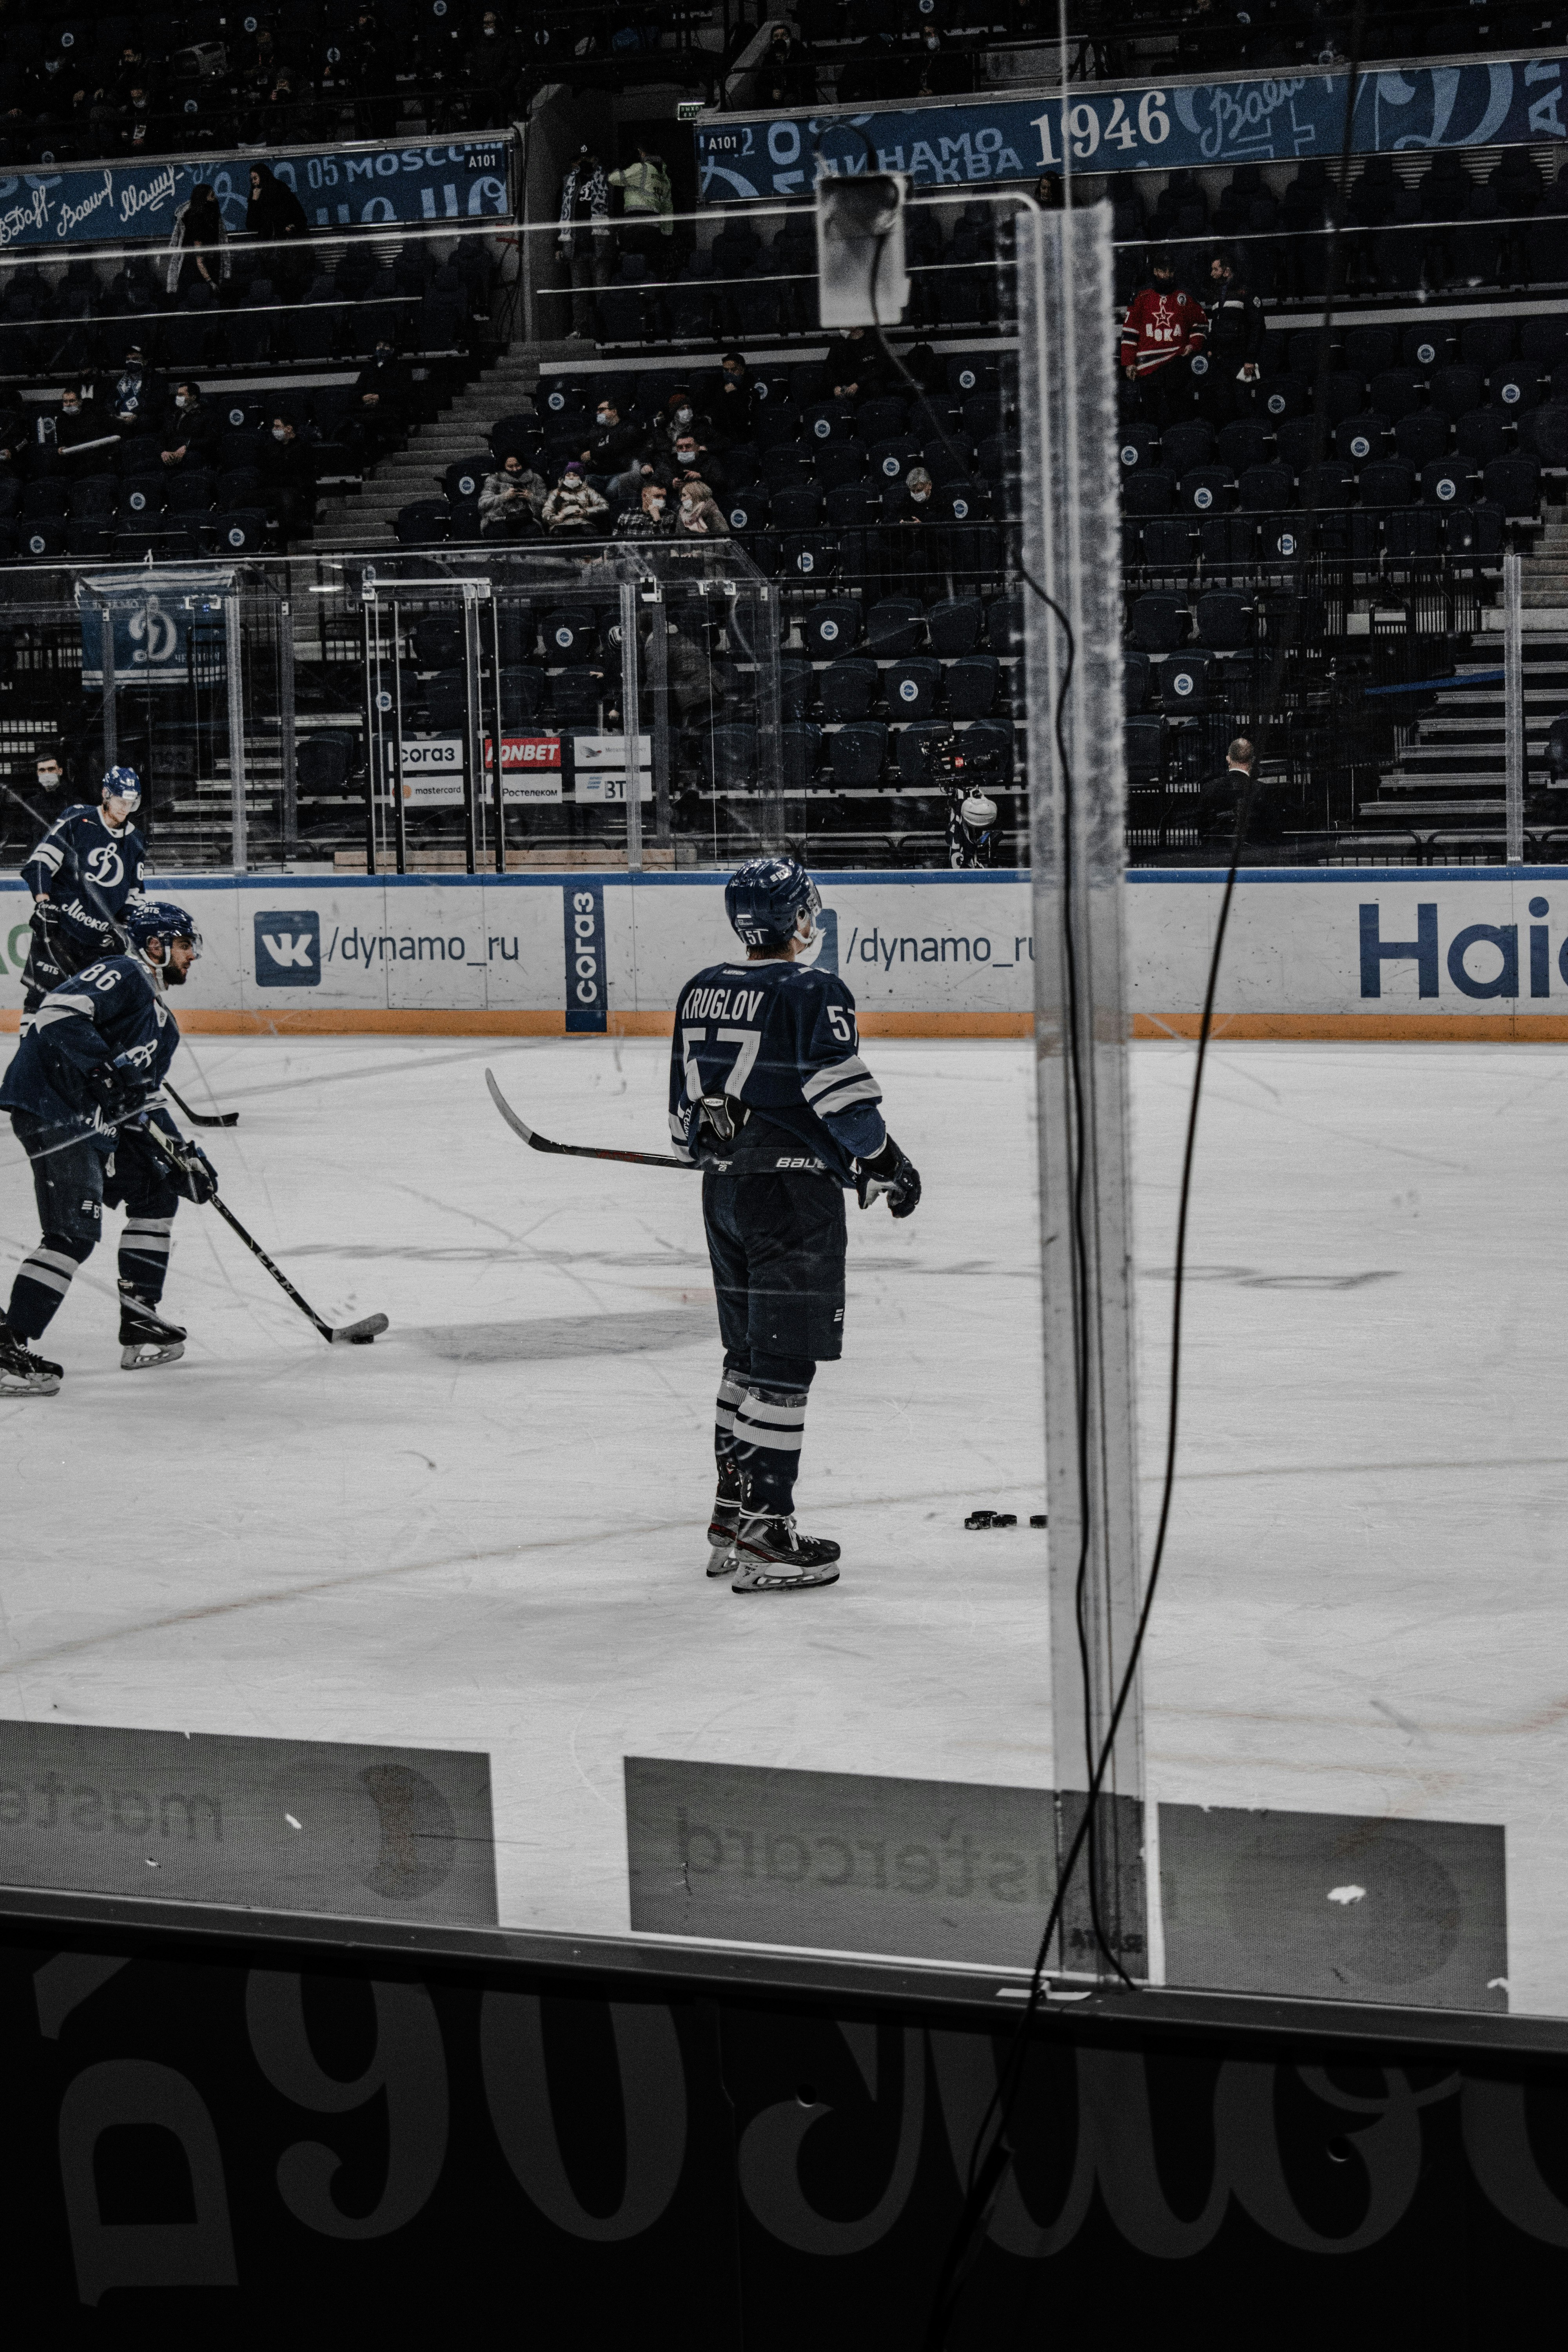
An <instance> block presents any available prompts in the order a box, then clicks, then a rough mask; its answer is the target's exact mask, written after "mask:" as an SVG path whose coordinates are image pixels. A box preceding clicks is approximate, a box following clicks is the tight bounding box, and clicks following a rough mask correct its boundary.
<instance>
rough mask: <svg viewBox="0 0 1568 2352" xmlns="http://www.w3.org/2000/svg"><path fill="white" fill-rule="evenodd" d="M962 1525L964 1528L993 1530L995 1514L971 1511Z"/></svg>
mask: <svg viewBox="0 0 1568 2352" xmlns="http://www.w3.org/2000/svg"><path fill="white" fill-rule="evenodd" d="M963 1524H964V1526H965V1527H966V1528H994V1526H995V1525H996V1514H995V1512H994V1511H971V1512H970V1514H969V1517H967V1518H966V1519H965V1520H964V1522H963Z"/></svg>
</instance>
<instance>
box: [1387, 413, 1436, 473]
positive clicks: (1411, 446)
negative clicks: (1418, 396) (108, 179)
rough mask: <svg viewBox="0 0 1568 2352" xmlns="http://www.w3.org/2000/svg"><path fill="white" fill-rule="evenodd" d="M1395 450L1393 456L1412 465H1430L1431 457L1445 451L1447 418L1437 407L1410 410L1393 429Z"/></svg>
mask: <svg viewBox="0 0 1568 2352" xmlns="http://www.w3.org/2000/svg"><path fill="white" fill-rule="evenodd" d="M1447 447H1448V419H1447V416H1446V415H1445V414H1444V413H1443V411H1442V410H1441V409H1437V408H1415V409H1412V411H1411V413H1410V415H1408V416H1402V417H1401V418H1400V419H1399V421H1398V423H1397V424H1396V425H1395V426H1394V452H1395V454H1396V456H1398V457H1404V458H1405V459H1406V460H1407V461H1408V462H1409V463H1410V464H1411V465H1412V466H1417V467H1419V466H1427V465H1430V464H1431V462H1432V459H1433V458H1434V457H1444V456H1445V455H1446V454H1447Z"/></svg>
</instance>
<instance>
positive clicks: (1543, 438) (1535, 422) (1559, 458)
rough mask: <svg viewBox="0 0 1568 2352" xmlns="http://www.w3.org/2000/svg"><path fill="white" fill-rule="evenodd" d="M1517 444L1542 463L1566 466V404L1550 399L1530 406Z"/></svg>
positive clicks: (1567, 441)
mask: <svg viewBox="0 0 1568 2352" xmlns="http://www.w3.org/2000/svg"><path fill="white" fill-rule="evenodd" d="M1527 435H1528V440H1527ZM1520 448H1521V453H1523V454H1528V455H1530V456H1531V457H1535V458H1537V459H1538V460H1539V461H1540V463H1541V464H1542V466H1552V467H1563V466H1568V404H1563V402H1561V401H1551V402H1549V403H1548V404H1547V405H1546V406H1545V407H1544V408H1535V409H1531V413H1530V415H1528V416H1527V417H1526V418H1525V420H1524V424H1523V425H1522V426H1521V430H1520Z"/></svg>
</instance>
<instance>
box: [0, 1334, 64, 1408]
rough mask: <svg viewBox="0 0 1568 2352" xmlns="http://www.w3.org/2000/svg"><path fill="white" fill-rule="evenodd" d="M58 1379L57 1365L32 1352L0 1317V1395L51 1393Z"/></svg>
mask: <svg viewBox="0 0 1568 2352" xmlns="http://www.w3.org/2000/svg"><path fill="white" fill-rule="evenodd" d="M61 1378H62V1374H61V1371H60V1368H59V1366H58V1364H51V1363H49V1362H48V1361H47V1359H46V1358H45V1357H43V1356H35V1355H33V1354H32V1353H31V1352H30V1350H29V1349H27V1348H26V1346H25V1345H24V1344H23V1342H22V1341H21V1340H20V1339H18V1338H17V1337H16V1332H15V1331H13V1330H12V1328H11V1326H10V1325H9V1323H7V1322H5V1320H4V1318H0V1396H16V1397H20V1396H53V1395H54V1393H55V1391H56V1390H57V1389H58V1387H59V1384H60V1381H61Z"/></svg>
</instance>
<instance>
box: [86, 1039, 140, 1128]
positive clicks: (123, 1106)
mask: <svg viewBox="0 0 1568 2352" xmlns="http://www.w3.org/2000/svg"><path fill="white" fill-rule="evenodd" d="M82 1084H83V1086H84V1087H86V1088H87V1091H88V1093H89V1095H90V1096H91V1097H92V1099H93V1101H94V1102H96V1103H97V1104H98V1105H99V1107H100V1109H101V1110H102V1112H103V1115H104V1117H105V1118H124V1116H125V1114H126V1113H127V1112H128V1111H132V1110H134V1109H135V1108H136V1106H137V1104H138V1103H140V1102H141V1101H142V1098H143V1097H144V1096H145V1095H146V1093H147V1090H148V1089H147V1074H146V1072H145V1071H144V1070H143V1069H142V1066H141V1065H140V1064H139V1063H137V1062H133V1061H132V1058H131V1056H130V1055H129V1054H117V1055H115V1057H114V1059H113V1060H112V1061H111V1062H94V1063H92V1064H90V1065H89V1067H88V1068H87V1069H86V1070H84V1071H83V1072H82Z"/></svg>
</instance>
